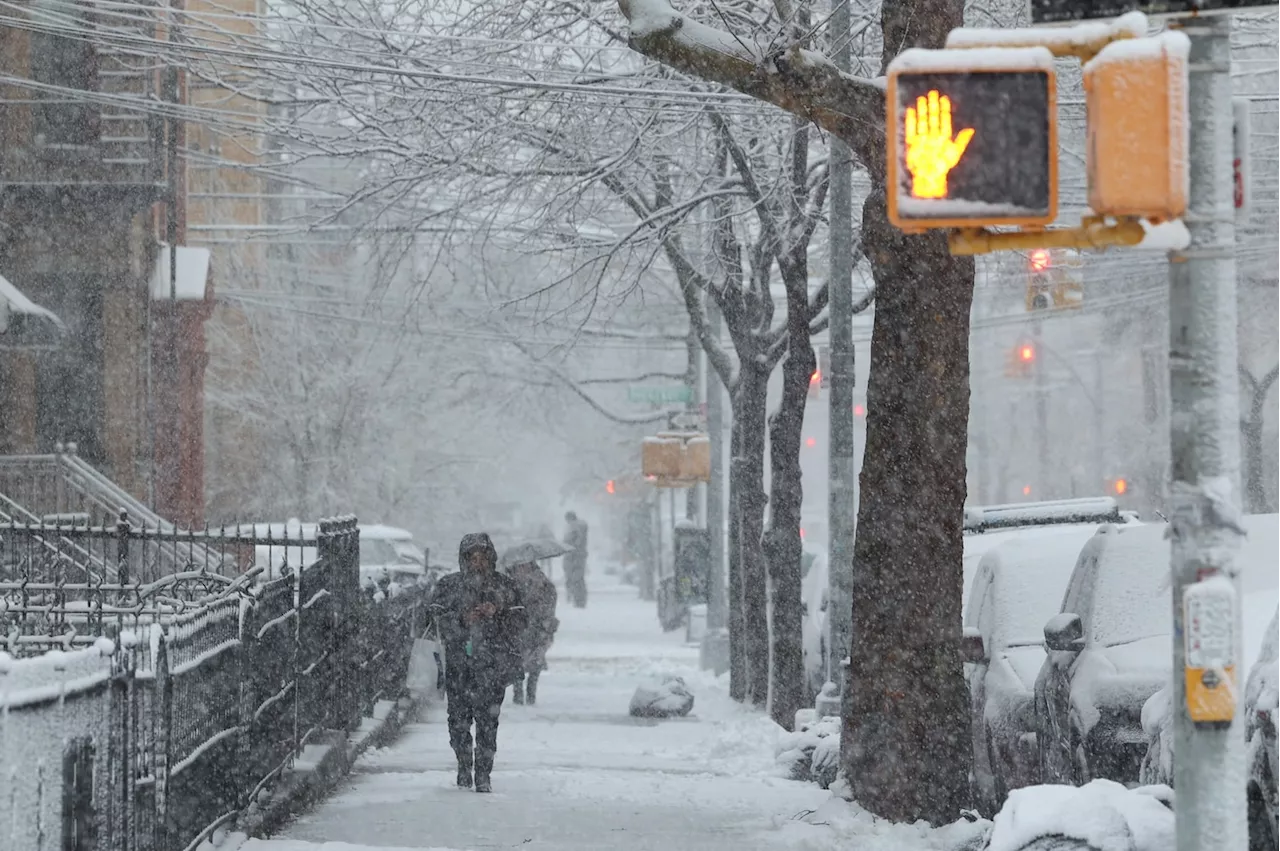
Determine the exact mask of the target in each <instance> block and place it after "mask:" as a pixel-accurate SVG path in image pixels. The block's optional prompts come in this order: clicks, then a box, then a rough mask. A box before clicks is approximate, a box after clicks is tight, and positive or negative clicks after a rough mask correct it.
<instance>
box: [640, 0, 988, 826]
mask: <svg viewBox="0 0 1280 851" xmlns="http://www.w3.org/2000/svg"><path fill="white" fill-rule="evenodd" d="M619 6H620V8H621V10H622V12H623V14H624V15H625V16H626V17H627V18H628V20H629V21H630V24H631V43H632V45H633V47H634V48H635V49H636V50H638V51H639V52H641V53H644V54H646V55H648V56H652V57H654V58H656V59H659V60H660V61H662V62H664V63H666V64H668V65H670V66H671V67H673V68H676V69H678V70H680V71H683V72H685V73H688V74H691V75H693V76H696V77H700V78H703V79H706V80H711V81H714V82H718V83H721V84H723V85H725V86H728V87H730V88H733V89H736V90H738V91H741V92H744V93H746V94H749V95H752V96H753V97H756V98H759V99H761V100H764V101H767V102H770V103H773V104H775V105H777V106H780V107H782V108H783V109H786V110H788V111H790V112H793V113H795V114H796V115H798V116H800V117H801V118H803V119H805V120H808V121H812V122H814V123H816V124H818V126H820V127H822V128H824V129H826V130H827V131H828V132H831V133H833V134H835V135H837V136H839V137H840V138H841V139H842V140H844V141H845V142H846V143H847V144H849V146H850V147H851V149H852V150H853V151H854V153H855V155H856V156H857V157H858V160H859V161H860V163H861V164H862V166H863V168H865V169H866V171H867V172H868V174H869V175H870V177H871V183H872V187H873V189H872V192H871V194H870V195H869V196H868V197H867V199H866V202H865V203H864V205H863V210H862V238H863V243H864V246H865V250H866V253H867V256H868V257H869V259H870V260H871V267H872V272H873V275H874V278H875V282H876V292H877V304H876V318H875V327H874V330H873V334H872V356H871V358H872V362H871V377H870V381H869V384H868V390H867V397H868V402H867V403H868V408H869V410H870V412H871V413H870V415H869V418H868V424H867V447H866V451H865V453H864V462H863V468H862V475H861V495H862V496H861V504H860V507H859V517H858V537H857V542H856V544H855V548H854V603H853V613H852V614H853V628H854V637H853V641H854V648H853V652H852V653H851V661H852V664H851V667H850V683H849V688H848V694H849V699H848V701H847V703H846V706H845V707H844V713H843V714H844V719H843V721H844V738H843V740H842V741H843V750H844V753H843V754H842V762H843V767H844V771H845V774H846V776H847V777H848V779H849V781H850V783H851V784H852V788H853V793H854V795H855V797H856V798H857V799H858V800H859V801H860V802H861V803H863V804H864V805H865V806H867V807H868V808H870V809H871V810H872V811H873V812H876V813H877V814H879V815H882V816H885V817H888V818H892V819H895V820H913V819H918V818H923V819H926V820H928V821H931V822H933V823H945V822H949V821H951V820H953V819H954V818H955V817H956V816H957V814H958V813H959V811H960V809H961V807H962V806H964V805H965V803H966V802H967V799H968V788H967V787H968V768H969V755H968V748H967V725H968V717H967V712H968V708H967V695H966V687H965V682H964V677H963V671H962V665H961V660H960V656H959V648H958V638H959V629H960V623H961V615H962V612H961V606H962V601H961V589H962V583H963V579H962V567H961V565H962V549H963V546H962V538H961V518H962V511H963V504H964V498H965V441H966V435H967V430H968V408H969V406H968V396H969V376H968V368H969V364H968V331H969V309H970V305H971V303H972V298H973V263H972V261H970V260H968V259H964V258H955V257H952V256H951V255H950V253H949V252H948V251H947V247H946V241H945V239H944V238H943V237H942V236H941V235H940V234H930V235H925V236H906V235H904V234H902V233H901V232H899V231H897V230H896V229H895V228H893V227H891V226H890V225H889V223H888V219H887V212H886V200H885V189H884V174H885V171H884V169H885V166H884V114H885V103H884V90H883V88H882V87H881V86H880V85H879V84H878V83H876V82H874V81H872V80H870V79H864V78H857V77H853V76H850V75H846V74H843V73H841V72H839V71H838V70H837V69H836V68H835V67H834V65H832V64H831V63H830V62H829V61H828V60H826V58H825V57H823V56H821V55H819V54H815V53H812V52H809V51H807V50H804V49H802V48H801V47H799V46H798V45H797V44H795V43H794V41H791V40H788V41H784V43H783V44H782V45H781V46H777V47H772V46H771V47H761V46H758V45H754V44H751V43H748V42H746V41H744V40H743V39H741V38H739V37H735V35H733V34H731V33H729V32H725V31H724V30H721V29H718V28H716V27H712V26H709V25H707V24H703V23H700V22H698V21H695V20H692V19H691V18H689V17H687V16H685V15H682V14H680V13H678V12H676V11H675V10H674V9H672V8H671V7H670V6H669V5H668V4H667V3H666V2H665V0H619ZM962 12H963V4H962V3H960V2H956V0H886V2H885V3H884V4H883V5H882V8H881V16H880V24H881V33H882V37H883V45H884V47H883V51H882V59H881V67H882V68H883V67H884V66H885V65H887V64H888V61H889V60H890V59H891V58H892V57H893V56H894V55H896V54H897V53H898V51H900V50H902V49H903V48H906V47H915V46H919V47H939V46H941V45H942V44H943V42H944V40H945V36H946V34H947V32H948V31H949V30H950V29H952V28H953V27H956V26H958V25H960V24H961V23H962Z"/></svg>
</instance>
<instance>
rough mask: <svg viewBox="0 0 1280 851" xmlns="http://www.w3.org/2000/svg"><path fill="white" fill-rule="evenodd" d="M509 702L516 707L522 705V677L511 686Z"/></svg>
mask: <svg viewBox="0 0 1280 851" xmlns="http://www.w3.org/2000/svg"><path fill="white" fill-rule="evenodd" d="M511 702H512V703H514V704H516V705H517V706H523V705H524V675H521V676H520V679H518V680H516V681H515V682H514V683H512V684H511Z"/></svg>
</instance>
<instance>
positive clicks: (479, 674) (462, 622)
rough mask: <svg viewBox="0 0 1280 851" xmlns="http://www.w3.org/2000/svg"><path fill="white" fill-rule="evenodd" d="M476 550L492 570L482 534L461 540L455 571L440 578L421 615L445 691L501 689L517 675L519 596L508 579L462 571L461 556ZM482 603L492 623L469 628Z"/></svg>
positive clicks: (493, 560) (521, 620)
mask: <svg viewBox="0 0 1280 851" xmlns="http://www.w3.org/2000/svg"><path fill="white" fill-rule="evenodd" d="M475 550H482V551H484V552H485V554H486V555H487V556H488V557H489V560H490V564H491V565H495V566H496V564H497V560H498V553H497V551H496V550H495V549H494V546H493V541H491V540H490V539H489V536H488V535H486V534H485V533H483V532H479V533H474V534H470V535H464V536H463V538H462V542H461V543H460V544H459V545H458V564H459V567H460V568H461V570H460V571H459V572H458V573H450V574H447V575H445V576H442V577H440V580H439V581H438V582H437V583H436V586H435V588H434V589H432V592H431V599H430V600H429V601H428V603H427V610H428V613H429V614H430V616H431V619H432V622H433V624H434V626H435V627H438V628H439V630H440V639H441V642H442V643H443V644H444V652H445V687H446V688H447V689H450V688H461V687H467V686H470V687H478V686H492V687H494V688H497V687H499V686H501V687H505V686H506V685H507V684H508V683H511V682H514V681H515V679H516V678H517V677H518V676H519V675H520V672H521V659H520V652H519V639H520V634H521V633H522V632H523V631H524V628H525V625H526V616H525V610H524V604H523V602H522V601H521V599H520V590H519V588H517V587H516V584H515V583H514V582H512V581H511V579H510V577H507V576H504V575H502V574H501V573H498V571H497V570H496V569H491V570H489V571H488V572H487V573H485V574H480V573H477V572H476V571H474V570H472V569H471V568H470V567H469V566H468V565H467V555H468V554H470V553H471V552H473V551H475ZM482 603H492V604H493V605H494V608H495V609H496V611H495V612H494V614H493V616H492V617H489V618H481V619H480V620H478V621H476V622H475V623H473V624H468V623H467V621H466V616H467V613H468V612H470V611H472V610H473V609H475V608H476V607H477V606H479V605H481V604H482Z"/></svg>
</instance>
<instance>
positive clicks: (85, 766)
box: [0, 518, 426, 851]
mask: <svg viewBox="0 0 1280 851" xmlns="http://www.w3.org/2000/svg"><path fill="white" fill-rule="evenodd" d="M33 534H38V533H37V532H35V531H33V530H30V529H24V528H22V527H21V526H15V525H14V524H9V525H0V538H3V539H4V540H5V541H6V542H9V541H11V540H13V539H21V538H22V537H23V536H24V535H26V536H30V535H33ZM246 541H247V543H248V544H249V545H250V546H249V550H248V551H249V552H250V553H252V552H254V549H255V546H257V547H261V545H262V544H263V543H264V541H255V540H249V539H246V538H244V537H242V536H237V537H236V538H235V539H234V542H235V543H237V544H243V543H246ZM206 543H209V544H219V545H220V544H221V543H224V542H221V541H217V540H213V539H212V537H210V538H209V539H207V540H206ZM277 543H278V542H277ZM292 543H293V545H294V546H297V545H298V543H299V542H298V541H294V542H292ZM305 543H306V544H308V545H309V546H312V547H314V548H315V551H316V553H317V554H318V558H317V559H316V561H315V562H314V563H312V564H309V565H308V566H306V567H305V568H303V569H302V570H301V571H293V570H289V569H285V570H283V571H280V574H281V575H279V576H277V577H276V578H273V579H270V580H269V581H265V580H264V578H263V577H264V576H265V574H264V572H263V571H262V570H261V569H258V568H251V569H250V570H249V571H248V572H246V573H245V574H242V575H241V576H239V577H235V578H230V579H229V578H227V577H218V579H216V580H208V579H207V577H206V580H205V581H206V582H207V583H208V584H206V585H205V586H204V587H203V588H201V589H199V591H197V590H195V589H196V587H197V585H198V584H199V583H198V582H196V580H195V578H194V577H187V578H186V579H182V580H175V581H174V582H169V583H160V584H158V585H157V586H156V587H154V588H153V587H150V586H143V587H142V588H141V589H139V587H138V586H123V587H119V586H108V585H105V584H99V585H97V586H93V587H92V588H91V592H90V590H86V589H85V588H79V589H77V592H79V593H83V594H84V595H85V596H82V597H81V598H79V599H77V600H76V601H75V602H76V603H77V607H73V610H72V612H71V613H68V612H66V611H65V608H66V606H65V603H66V602H68V601H67V600H64V601H63V603H64V605H63V609H64V610H63V611H57V609H58V607H57V606H56V605H54V604H52V603H44V605H45V613H44V616H45V617H47V618H48V617H52V618H54V619H55V620H57V618H58V617H62V616H66V617H67V618H69V620H63V621H59V622H60V623H63V624H64V625H65V624H67V623H75V622H76V621H75V618H74V617H71V615H76V616H78V613H80V612H82V611H84V609H83V607H80V606H79V604H81V603H84V602H85V601H86V600H88V601H89V602H91V603H92V604H93V605H94V606H97V607H99V608H100V609H102V611H103V618H102V619H100V620H98V621H95V622H94V623H95V624H96V625H100V626H103V627H104V628H105V630H104V631H106V632H108V633H110V634H111V636H112V637H111V638H105V637H101V636H100V637H98V638H93V639H91V638H89V633H88V632H86V631H84V630H78V631H76V632H75V633H74V638H73V640H68V639H67V638H66V635H65V634H63V635H61V636H52V635H35V634H27V635H25V636H22V637H26V638H36V639H41V642H43V643H41V642H36V643H13V642H12V641H11V643H10V645H9V646H10V647H13V648H16V649H20V650H24V651H30V650H31V649H32V648H33V647H38V646H48V645H49V644H50V643H54V642H61V643H63V644H64V645H65V646H68V647H74V646H77V645H83V644H85V643H87V644H88V646H83V647H82V649H76V650H72V651H70V652H64V651H62V650H53V651H50V652H47V653H44V654H43V655H39V656H30V657H29V658H15V657H14V656H13V655H10V654H9V653H0V848H15V849H19V848H20V849H24V851H45V849H60V851H92V849H105V848H110V849H113V851H183V849H189V848H194V847H195V846H196V845H198V844H199V843H200V842H201V841H203V839H204V838H205V837H207V836H208V835H209V834H210V833H211V832H212V831H213V830H215V829H216V828H217V827H219V826H221V825H223V824H227V823H228V822H231V821H233V820H234V819H235V818H236V816H237V815H238V814H240V813H242V812H244V811H245V810H246V809H248V808H250V807H251V806H252V805H254V804H256V803H260V802H261V801H263V800H264V799H265V797H266V796H267V795H269V794H270V790H271V787H272V784H273V783H274V782H275V781H276V780H277V779H278V778H279V777H280V775H281V773H282V772H284V771H286V770H287V769H288V767H289V766H290V764H291V763H292V761H293V760H294V759H295V757H297V756H298V755H299V754H300V753H301V751H302V749H303V747H305V746H306V745H307V744H308V743H312V742H319V741H325V742H328V743H333V742H334V741H337V740H341V739H342V738H343V737H344V736H345V735H346V734H347V733H349V732H351V731H353V730H354V729H355V728H356V726H357V725H358V723H359V721H360V718H361V717H362V716H363V715H366V714H369V713H370V711H371V710H372V708H373V703H374V702H375V701H376V700H378V699H381V698H390V697H398V696H399V694H400V693H401V691H402V689H403V683H404V679H405V675H406V673H407V671H408V661H409V652H410V649H411V647H412V636H413V630H414V628H415V624H416V623H417V622H418V621H417V616H418V611H419V607H420V606H421V603H422V601H423V598H424V596H425V593H426V589H424V588H418V589H411V590H409V591H407V592H404V593H401V594H398V595H396V596H394V597H388V598H382V597H380V596H374V595H371V594H369V593H367V592H365V591H362V590H361V588H360V585H359V531H358V529H357V527H356V522H355V519H354V518H343V519H338V520H332V521H324V522H322V523H321V524H320V527H319V531H318V534H316V535H314V537H313V539H312V540H310V541H306V542H305ZM32 584H38V583H28V584H27V587H25V588H22V587H21V586H22V585H23V583H22V582H13V581H6V582H0V600H4V601H12V599H13V598H14V597H15V595H18V596H20V595H21V594H22V593H24V592H29V593H34V592H32V591H31V588H30V585H32ZM46 584H48V583H46ZM61 592H62V593H63V594H64V595H71V594H72V592H71V591H68V590H67V586H66V585H65V584H64V586H63V588H62V589H61ZM16 608H17V613H16V614H15V612H14V610H12V609H11V610H10V611H9V612H8V613H7V614H0V618H3V617H9V618H10V624H9V626H10V628H11V629H13V630H15V631H16V630H17V628H18V626H17V624H18V621H17V620H16V618H18V617H19V616H21V617H22V618H25V619H28V620H29V619H30V618H31V617H33V615H32V613H31V611H30V610H31V609H32V608H36V607H35V606H32V605H29V604H28V605H25V606H18V607H16ZM27 626H28V627H30V626H31V624H30V623H28V624H27ZM79 626H82V627H87V626H88V621H80V622H79ZM12 637H13V636H10V638H11V639H12Z"/></svg>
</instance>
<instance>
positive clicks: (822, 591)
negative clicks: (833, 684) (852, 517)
mask: <svg viewBox="0 0 1280 851" xmlns="http://www.w3.org/2000/svg"><path fill="white" fill-rule="evenodd" d="M806 550H807V552H806V553H805V556H806V561H808V564H807V565H806V566H805V567H804V577H803V578H802V579H801V580H800V604H801V606H803V608H804V622H803V624H802V626H801V629H802V639H803V648H804V675H805V682H806V683H807V684H808V686H809V690H810V691H811V692H813V693H814V694H818V693H819V692H820V691H822V686H823V685H825V684H826V682H827V663H826V659H827V602H828V588H827V582H828V577H829V575H830V571H829V570H828V563H827V554H826V552H825V551H823V550H820V549H810V548H806ZM809 556H812V559H809Z"/></svg>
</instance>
